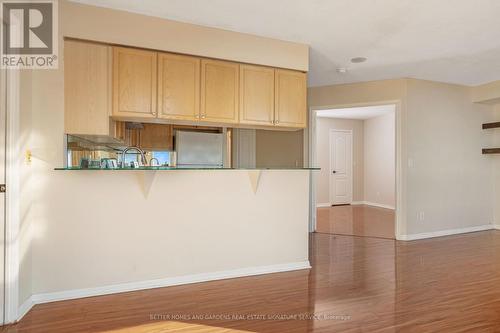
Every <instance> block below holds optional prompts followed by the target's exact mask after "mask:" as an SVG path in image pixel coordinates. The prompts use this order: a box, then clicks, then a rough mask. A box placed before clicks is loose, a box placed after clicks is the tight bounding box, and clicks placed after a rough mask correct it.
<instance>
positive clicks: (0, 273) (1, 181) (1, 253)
mask: <svg viewBox="0 0 500 333" xmlns="http://www.w3.org/2000/svg"><path fill="white" fill-rule="evenodd" d="M6 109H7V71H6V70H4V69H1V70H0V244H1V245H0V284H1V285H2V286H5V275H4V272H5V267H4V257H5V161H6V158H5V151H6V149H5V148H6V146H5V142H6V134H7V133H6V129H7V127H6V123H7V118H6V114H7V112H6ZM4 302H5V288H4V287H2V288H0V325H3V324H4V319H5V318H4Z"/></svg>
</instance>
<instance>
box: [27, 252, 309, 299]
mask: <svg viewBox="0 0 500 333" xmlns="http://www.w3.org/2000/svg"><path fill="white" fill-rule="evenodd" d="M309 268H311V265H310V264H309V261H307V260H306V261H300V262H292V263H288V264H277V265H270V266H258V267H249V268H239V269H233V270H228V271H220V272H213V273H201V274H192V275H184V276H178V277H171V278H165V279H157V280H147V281H138V282H129V283H122V284H115V285H108V286H102V287H95V288H85V289H74V290H65V291H59V292H53V293H44V294H35V295H33V296H32V297H31V300H32V302H33V304H41V303H48V302H55V301H63V300H69V299H75V298H83V297H92V296H102V295H109V294H115V293H123V292H129V291H136V290H144V289H152V288H162V287H170V286H177V285H182V284H190V283H199V282H207V281H214V280H223V279H232V278H238V277H246V276H253V275H261V274H271V273H280V272H288V271H296V270H301V269H309ZM27 307H28V305H26V307H23V309H26V308H27Z"/></svg>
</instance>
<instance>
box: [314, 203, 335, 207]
mask: <svg viewBox="0 0 500 333" xmlns="http://www.w3.org/2000/svg"><path fill="white" fill-rule="evenodd" d="M331 206H332V205H330V204H329V203H318V204H316V208H325V207H331Z"/></svg>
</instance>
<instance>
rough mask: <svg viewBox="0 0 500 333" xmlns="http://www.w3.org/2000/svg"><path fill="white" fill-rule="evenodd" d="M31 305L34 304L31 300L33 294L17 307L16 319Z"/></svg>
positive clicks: (22, 315) (27, 310)
mask: <svg viewBox="0 0 500 333" xmlns="http://www.w3.org/2000/svg"><path fill="white" fill-rule="evenodd" d="M33 306H35V302H33V296H31V297H30V298H28V299H27V300H26V301H24V303H23V304H21V306H20V307H19V310H18V311H17V321H19V320H21V319H22V318H23V317H24V315H25V314H27V313H28V312H29V310H31V308H32V307H33Z"/></svg>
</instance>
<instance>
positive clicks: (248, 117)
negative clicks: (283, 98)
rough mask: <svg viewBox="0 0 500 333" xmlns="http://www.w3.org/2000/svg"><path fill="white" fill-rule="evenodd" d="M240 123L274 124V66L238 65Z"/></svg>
mask: <svg viewBox="0 0 500 333" xmlns="http://www.w3.org/2000/svg"><path fill="white" fill-rule="evenodd" d="M240 123H241V124H250V125H267V126H269V125H271V126H272V125H273V124H274V68H270V67H263V66H253V65H243V64H242V65H240Z"/></svg>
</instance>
